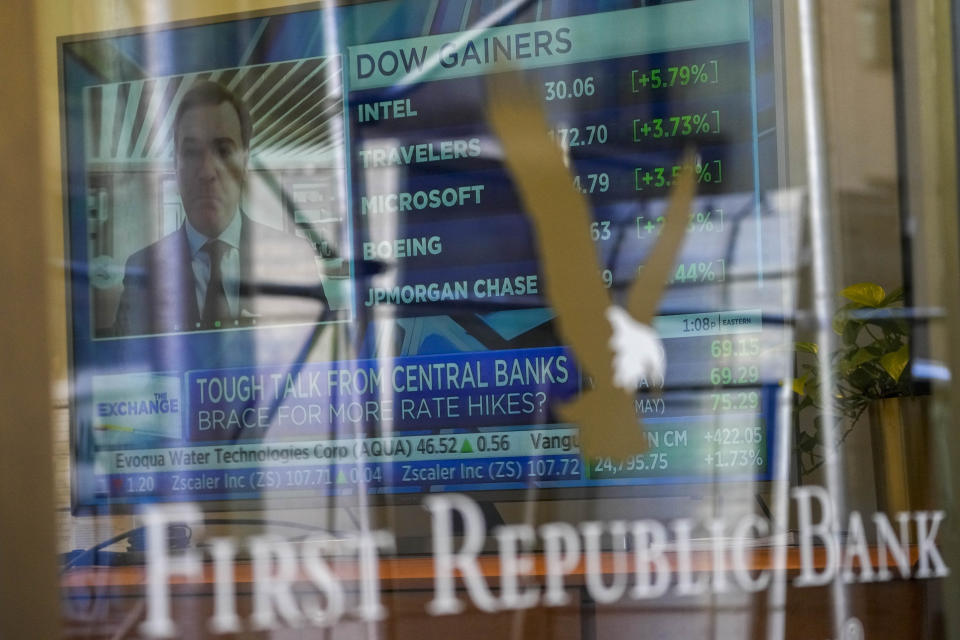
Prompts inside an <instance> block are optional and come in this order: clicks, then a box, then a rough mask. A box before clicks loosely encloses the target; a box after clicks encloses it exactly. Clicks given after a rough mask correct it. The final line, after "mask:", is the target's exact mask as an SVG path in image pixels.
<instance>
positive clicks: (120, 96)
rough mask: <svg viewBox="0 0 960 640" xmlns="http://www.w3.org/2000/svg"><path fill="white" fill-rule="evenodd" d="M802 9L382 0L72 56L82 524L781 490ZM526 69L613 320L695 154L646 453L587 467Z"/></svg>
mask: <svg viewBox="0 0 960 640" xmlns="http://www.w3.org/2000/svg"><path fill="white" fill-rule="evenodd" d="M774 11H775V8H774V6H773V3H771V2H770V0H672V1H671V0H659V1H653V0H647V1H640V0H606V1H604V2H578V1H573V0H552V1H551V0H540V1H523V2H506V3H499V2H486V1H478V0H474V1H473V2H471V1H469V0H439V1H435V2H422V3H410V2H400V1H399V0H384V1H379V2H357V3H344V4H343V5H342V6H337V7H333V6H332V5H331V6H329V7H325V8H316V7H311V8H309V9H295V10H290V9H286V10H277V11H275V12H267V13H262V14H256V15H242V16H233V17H227V18H217V19H210V20H207V21H200V22H190V23H173V24H167V25H161V26H154V27H150V28H148V29H138V30H132V31H123V32H112V33H96V34H89V35H84V36H76V37H69V38H64V39H62V40H61V42H60V54H61V77H62V102H63V115H64V124H63V149H64V163H65V164H64V166H65V186H66V197H65V206H64V220H65V229H66V254H67V256H68V264H69V270H68V278H69V286H68V310H69V327H70V352H71V353H70V355H71V411H70V420H71V422H70V424H71V433H72V441H73V456H74V460H73V461H74V465H73V469H74V471H73V476H72V487H73V507H74V510H75V511H76V512H78V513H89V512H102V511H103V510H104V509H121V510H123V509H133V508H135V507H136V506H137V505H139V504H142V503H153V502H166V501H197V502H203V503H206V504H208V505H210V506H217V507H220V508H232V507H233V506H235V505H240V504H242V503H244V501H251V500H258V499H262V498H263V497H265V496H270V497H271V500H281V502H283V503H285V501H286V500H289V504H291V505H295V504H297V503H298V502H299V501H309V499H311V498H315V497H316V496H345V495H356V496H360V495H364V496H368V498H369V499H372V500H378V499H379V500H403V499H404V497H409V498H410V499H411V500H414V499H418V498H419V497H421V496H422V495H423V494H425V493H435V492H445V491H451V492H452V491H456V492H470V493H471V494H474V495H477V496H483V495H488V496H497V497H498V499H510V497H511V496H519V497H525V496H527V494H526V493H525V491H527V490H529V489H530V488H531V487H536V488H537V489H538V490H541V491H542V493H541V494H540V495H542V496H563V495H584V496H603V495H614V494H619V495H623V494H625V493H626V494H631V493H633V494H636V493H643V492H645V494H646V495H651V494H652V495H656V494H657V493H658V492H669V491H678V490H679V491H683V490H684V488H685V487H691V486H702V485H703V484H705V483H706V484H711V483H731V482H750V483H762V482H764V481H766V480H769V479H770V477H771V470H772V468H773V462H774V461H773V460H772V454H773V447H772V443H773V440H774V436H775V433H776V431H777V429H778V427H779V426H782V425H778V424H777V420H776V413H777V412H776V405H777V397H778V394H779V393H780V391H779V389H780V383H781V381H782V380H783V379H785V378H786V377H787V376H788V375H789V372H790V370H789V368H788V364H787V363H788V362H790V361H791V360H790V357H789V356H790V349H789V348H788V345H789V341H788V335H789V334H788V331H787V329H786V323H785V321H784V318H785V317H786V313H785V310H786V309H789V308H790V305H791V295H792V284H791V274H792V272H793V262H794V258H793V254H792V250H791V246H792V227H791V224H792V218H791V216H790V212H788V211H785V210H784V208H783V206H782V203H783V201H784V198H783V197H781V196H783V191H782V189H781V187H782V183H783V178H782V170H781V162H780V158H781V151H782V149H781V147H782V141H781V127H780V126H778V118H779V115H780V110H779V109H778V104H779V98H778V92H779V87H778V73H777V60H778V51H777V46H778V45H777V42H778V39H777V30H776V24H777V21H778V20H777V17H776V16H775V15H774ZM503 73H519V74H520V75H521V77H522V78H523V83H524V85H525V86H526V87H527V88H528V89H529V91H530V92H531V93H533V94H534V95H535V96H536V98H537V100H538V102H539V103H541V104H542V105H543V109H544V110H545V113H546V116H547V119H548V121H549V123H550V125H549V131H544V132H543V136H544V140H552V145H553V146H552V147H551V148H552V149H554V150H556V152H557V153H558V154H562V155H563V159H564V162H565V163H566V165H567V167H568V168H569V173H570V183H571V185H572V186H573V189H575V190H577V191H579V192H580V194H582V195H583V197H584V198H585V199H586V201H587V202H588V203H589V206H590V209H591V215H592V216H593V218H592V222H591V223H590V224H588V225H585V228H583V229H582V233H583V234H584V236H585V237H588V238H590V239H591V241H592V244H591V247H592V249H593V251H586V252H572V253H571V255H569V261H570V262H571V263H574V264H576V265H579V266H580V267H581V268H582V269H583V270H584V271H588V272H591V273H594V274H596V281H597V282H598V283H599V286H601V287H604V288H605V290H607V291H608V292H609V294H608V295H609V296H610V298H611V299H612V300H613V301H614V302H615V303H619V304H624V300H625V298H626V297H627V295H628V293H629V291H630V289H631V287H632V286H633V285H634V283H635V282H636V281H637V280H638V278H639V277H640V274H642V268H643V265H644V264H645V261H646V259H647V258H648V256H649V254H650V252H651V250H652V248H653V247H654V246H655V244H656V243H657V240H658V237H659V236H660V231H661V228H662V227H663V224H664V215H665V213H666V210H667V206H668V202H669V199H670V194H671V186H672V182H673V181H674V180H675V179H676V176H677V175H678V171H679V167H680V162H681V157H682V154H683V152H684V150H685V149H688V148H690V149H693V150H694V153H695V162H694V174H695V181H696V195H695V197H694V199H693V203H692V207H691V210H690V212H689V218H688V220H687V221H686V223H685V224H686V231H685V237H684V240H683V244H682V246H681V248H680V250H679V251H678V253H677V256H676V259H675V264H674V266H673V267H672V269H671V271H670V275H669V278H668V280H669V282H668V285H669V286H668V287H667V288H666V290H665V294H664V295H663V297H662V299H661V300H660V301H659V305H658V306H659V311H658V312H657V315H656V317H655V318H654V319H653V321H652V326H653V328H654V329H655V330H656V331H657V333H658V335H659V338H660V339H661V340H662V343H663V345H664V348H665V353H666V376H665V378H664V379H661V380H658V379H647V378H641V379H640V380H638V384H637V392H636V394H634V395H631V396H630V397H629V399H628V401H629V402H630V404H631V405H632V410H631V415H632V416H633V417H635V418H637V423H636V424H633V425H631V426H630V428H637V429H639V428H641V426H640V424H639V423H640V421H642V428H643V430H644V434H645V438H646V441H647V444H648V445H649V446H648V448H647V449H646V450H645V451H643V452H639V453H637V454H636V455H630V456H625V457H616V456H597V457H590V456H585V455H584V454H583V452H582V451H581V444H580V430H579V427H578V425H577V424H572V423H569V422H565V421H564V420H563V418H562V417H561V414H562V407H563V406H564V404H565V403H568V402H570V401H571V399H573V398H574V397H575V396H577V395H578V394H581V393H590V388H591V386H592V381H591V372H590V371H587V370H586V369H585V368H584V367H583V366H582V364H581V362H582V360H583V358H582V354H580V356H578V354H577V353H576V350H575V349H574V348H573V347H572V345H571V344H569V342H568V341H566V340H565V339H564V336H563V334H562V333H561V331H560V330H559V326H560V324H561V323H559V322H558V318H557V315H556V312H555V310H554V307H553V305H552V304H551V300H550V299H549V297H548V296H547V295H546V286H545V282H546V280H547V279H548V278H549V277H550V274H549V273H545V270H544V269H543V264H542V261H541V260H540V251H539V247H538V238H537V236H536V233H535V230H534V226H533V224H532V222H531V219H530V217H529V216H528V214H527V212H526V211H525V209H524V206H523V203H522V201H521V198H520V195H519V194H518V190H517V187H516V183H517V176H516V175H514V174H512V173H511V172H510V171H509V170H508V168H507V167H506V166H505V164H504V156H503V151H502V149H503V145H502V141H501V140H500V139H498V137H497V136H496V135H495V133H494V131H493V129H492V127H491V125H490V122H489V120H488V116H487V110H486V102H487V95H488V91H489V82H490V81H491V78H493V77H495V76H497V75H498V74H503ZM210 95H213V98H210ZM204 96H206V97H204ZM563 188H567V187H566V185H563ZM561 213H562V212H559V211H558V213H557V224H564V218H563V216H562V215H561ZM211 239H214V240H216V241H217V242H211ZM599 317H600V318H601V319H602V318H603V316H602V315H600V316H599ZM604 322H605V320H604ZM597 326H598V330H600V329H599V326H600V325H597ZM606 330H607V331H609V327H607V328H606ZM610 357H611V361H612V354H611V355H610ZM611 366H612V365H611Z"/></svg>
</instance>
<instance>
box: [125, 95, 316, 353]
mask: <svg viewBox="0 0 960 640" xmlns="http://www.w3.org/2000/svg"><path fill="white" fill-rule="evenodd" d="M251 133H252V125H251V120H250V114H249V112H248V111H247V108H246V106H245V105H244V104H243V102H242V101H241V100H240V99H239V98H238V97H237V96H236V95H234V94H233V93H232V92H231V91H229V90H228V89H226V88H225V87H223V86H221V85H219V84H217V83H215V82H210V81H203V82H199V83H197V84H195V85H194V86H193V87H192V88H191V89H190V90H189V91H187V92H186V94H184V97H183V99H182V101H181V102H180V105H179V106H178V108H177V112H176V116H175V118H174V125H173V135H174V167H175V170H176V174H177V185H178V187H179V190H180V199H181V202H182V203H183V208H184V211H185V213H186V219H185V221H184V223H183V225H181V227H180V228H179V229H177V230H176V231H174V232H173V233H171V234H169V235H167V236H164V237H163V238H161V239H160V240H158V241H157V242H155V243H153V244H151V245H149V246H147V247H146V248H144V249H141V250H140V251H137V252H136V253H134V254H133V255H131V256H130V258H129V259H128V260H127V265H126V270H125V275H124V280H123V294H122V295H121V298H120V303H119V307H118V309H117V316H116V321H115V324H114V333H115V334H116V335H122V336H130V335H142V334H153V333H169V332H180V331H195V330H211V329H213V330H215V329H223V328H230V327H237V326H251V325H259V324H277V323H303V322H316V321H318V320H319V319H320V318H321V316H322V314H323V311H324V310H325V308H326V298H325V296H324V293H323V287H322V285H321V283H320V277H319V270H318V267H317V262H316V259H315V251H314V248H313V247H312V245H311V244H310V243H308V242H307V241H306V240H304V239H302V238H298V237H297V236H294V235H292V234H288V233H284V232H281V231H279V230H277V229H274V228H272V227H269V226H266V225H263V224H260V223H257V222H254V221H253V220H252V219H251V218H250V217H248V216H247V215H246V214H245V213H244V212H243V211H241V209H240V200H241V195H242V193H243V190H244V187H245V184H246V180H247V161H248V158H249V153H250V138H251Z"/></svg>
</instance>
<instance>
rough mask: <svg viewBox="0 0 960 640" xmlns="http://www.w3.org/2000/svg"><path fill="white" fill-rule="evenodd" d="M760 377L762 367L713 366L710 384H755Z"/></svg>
mask: <svg viewBox="0 0 960 640" xmlns="http://www.w3.org/2000/svg"><path fill="white" fill-rule="evenodd" d="M759 379H760V368H759V367H756V366H750V367H713V368H712V369H710V384H715V385H719V384H753V383H755V382H757V381H758V380H759Z"/></svg>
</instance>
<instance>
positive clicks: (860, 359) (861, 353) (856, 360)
mask: <svg viewBox="0 0 960 640" xmlns="http://www.w3.org/2000/svg"><path fill="white" fill-rule="evenodd" d="M879 355H880V354H876V353H872V352H871V350H870V349H857V352H856V353H854V354H853V357H851V358H850V364H851V365H853V366H854V367H859V366H860V365H862V364H864V363H865V362H870V361H871V360H876V359H877V358H878V357H879Z"/></svg>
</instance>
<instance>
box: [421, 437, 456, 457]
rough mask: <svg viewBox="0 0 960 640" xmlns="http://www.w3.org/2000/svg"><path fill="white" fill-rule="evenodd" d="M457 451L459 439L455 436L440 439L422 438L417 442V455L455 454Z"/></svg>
mask: <svg viewBox="0 0 960 640" xmlns="http://www.w3.org/2000/svg"><path fill="white" fill-rule="evenodd" d="M456 450H457V439H456V438H454V437H453V436H444V437H439V438H421V439H420V441H419V442H417V453H426V454H431V455H432V454H435V453H455V452H456Z"/></svg>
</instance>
